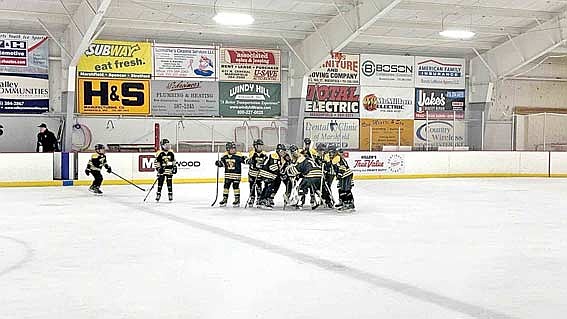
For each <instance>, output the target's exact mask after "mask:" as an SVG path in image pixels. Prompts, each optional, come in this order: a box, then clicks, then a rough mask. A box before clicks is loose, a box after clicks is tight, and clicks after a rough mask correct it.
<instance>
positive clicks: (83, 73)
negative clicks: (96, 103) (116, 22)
mask: <svg viewBox="0 0 567 319" xmlns="http://www.w3.org/2000/svg"><path fill="white" fill-rule="evenodd" d="M77 72H78V75H79V77H95V78H120V79H125V78H132V79H149V78H151V74H152V47H151V44H150V43H148V42H128V41H110V40H96V41H94V42H93V43H91V44H90V45H89V46H88V48H87V50H86V51H85V53H84V54H83V56H81V58H80V59H79V64H78V65H77Z"/></svg>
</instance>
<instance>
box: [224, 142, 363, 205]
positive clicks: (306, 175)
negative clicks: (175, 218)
mask: <svg viewBox="0 0 567 319" xmlns="http://www.w3.org/2000/svg"><path fill="white" fill-rule="evenodd" d="M246 164H247V165H249V171H248V181H249V184H250V197H249V200H248V202H247V203H246V207H252V206H254V205H255V206H256V207H258V208H262V209H273V207H274V198H275V197H276V194H277V193H278V191H279V189H280V188H282V184H283V186H284V188H285V190H284V194H283V198H284V209H285V208H286V207H291V208H294V209H302V208H303V207H304V205H305V202H306V200H307V196H309V198H310V206H311V209H317V208H319V207H326V208H329V209H332V208H337V210H339V211H345V212H346V211H352V210H354V198H353V196H352V191H351V190H352V187H353V173H352V171H351V170H350V168H349V166H348V163H347V161H346V160H345V157H344V152H343V151H342V150H341V149H337V148H336V147H335V146H334V145H329V146H328V147H327V146H326V145H325V144H319V145H318V146H317V148H316V149H314V148H312V147H311V140H310V139H309V138H306V139H305V140H304V147H303V148H302V149H299V148H298V147H297V146H296V145H290V146H289V147H286V146H285V145H284V144H278V145H277V146H276V149H275V150H274V151H272V152H266V151H265V150H264V142H263V141H262V140H260V139H258V140H255V141H254V143H253V149H252V150H251V151H250V152H249V154H248V156H246V155H244V154H242V153H240V152H238V151H237V150H236V144H235V143H233V142H229V143H227V144H226V152H225V153H224V155H223V156H222V157H221V158H220V159H218V160H217V161H216V162H215V165H216V166H217V167H219V168H221V167H222V168H224V173H225V174H224V186H223V198H222V200H221V201H220V203H219V205H220V206H221V207H224V206H226V205H227V203H228V198H229V193H230V188H231V187H232V188H233V191H234V202H233V203H232V205H233V206H235V207H238V206H240V182H241V179H242V166H243V165H246ZM335 178H336V179H337V186H338V191H339V192H338V193H339V201H338V203H336V205H335V201H334V198H333V193H332V185H333V182H334V180H335Z"/></svg>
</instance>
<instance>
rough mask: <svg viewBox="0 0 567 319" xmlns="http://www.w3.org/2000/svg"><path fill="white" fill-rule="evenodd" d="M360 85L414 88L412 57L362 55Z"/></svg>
mask: <svg viewBox="0 0 567 319" xmlns="http://www.w3.org/2000/svg"><path fill="white" fill-rule="evenodd" d="M360 62H361V67H360V85H362V86H391V87H408V88H413V87H414V82H415V81H414V63H415V59H414V57H412V56H397V55H379V54H361V55H360Z"/></svg>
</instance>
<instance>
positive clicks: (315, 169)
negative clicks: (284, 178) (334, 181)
mask: <svg viewBox="0 0 567 319" xmlns="http://www.w3.org/2000/svg"><path fill="white" fill-rule="evenodd" d="M295 156H298V157H297V158H296V161H295V163H294V164H292V165H290V166H289V167H288V168H287V172H288V174H289V175H290V176H300V177H302V179H301V182H300V184H299V191H298V193H299V203H296V204H294V206H295V207H296V208H298V209H301V208H302V207H303V205H304V204H305V197H306V195H307V194H308V193H310V194H311V209H316V208H317V207H318V206H319V205H320V200H319V199H318V198H317V197H321V194H320V192H319V189H320V188H321V178H322V176H323V172H322V171H321V167H319V166H318V165H317V163H315V160H313V159H311V158H307V157H305V156H304V155H303V154H297V153H296V155H295Z"/></svg>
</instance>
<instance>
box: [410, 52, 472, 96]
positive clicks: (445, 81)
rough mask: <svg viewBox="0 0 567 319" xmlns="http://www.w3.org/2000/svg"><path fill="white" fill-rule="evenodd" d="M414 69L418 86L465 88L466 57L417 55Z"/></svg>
mask: <svg viewBox="0 0 567 319" xmlns="http://www.w3.org/2000/svg"><path fill="white" fill-rule="evenodd" d="M414 71H415V72H416V75H415V86H416V87H420V88H435V89H464V88H465V59H454V58H453V59H452V58H431V57H416V58H415V67H414Z"/></svg>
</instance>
